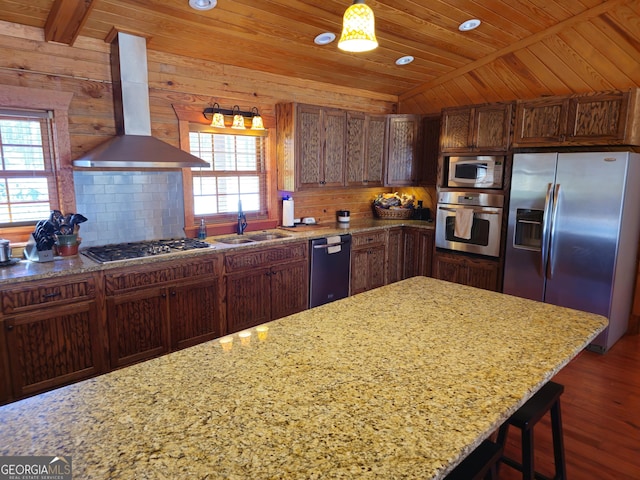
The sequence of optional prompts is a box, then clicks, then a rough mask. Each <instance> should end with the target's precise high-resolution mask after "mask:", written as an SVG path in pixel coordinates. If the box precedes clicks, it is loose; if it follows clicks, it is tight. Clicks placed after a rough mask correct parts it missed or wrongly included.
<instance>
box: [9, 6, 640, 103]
mask: <svg viewBox="0 0 640 480" xmlns="http://www.w3.org/2000/svg"><path fill="white" fill-rule="evenodd" d="M350 4H351V1H350V0H321V1H320V0H218V5H217V7H216V8H214V9H213V10H209V11H205V12H198V11H196V10H194V9H192V8H190V7H189V4H188V0H174V1H167V0H30V1H28V2H25V1H24V0H0V20H4V21H8V22H14V23H19V24H25V25H30V26H36V27H41V28H44V29H45V36H46V38H47V40H56V41H58V42H61V43H66V44H73V42H74V40H75V38H76V37H77V35H78V34H79V35H82V36H88V37H93V38H97V39H105V38H107V36H108V34H109V32H110V31H111V30H112V28H113V27H116V28H120V29H123V30H126V31H130V32H135V33H139V34H141V35H144V36H146V37H147V38H148V48H149V49H150V50H158V51H161V52H168V53H172V54H177V55H183V56H188V57H193V58H197V59H204V60H210V61H214V62H218V63H221V64H228V65H235V66H239V67H244V68H250V69H253V70H257V71H262V72H270V73H277V74H281V75H287V76H291V77H297V78H301V79H306V80H313V81H318V82H324V83H327V84H332V85H340V86H347V87H353V88H358V89H364V90H368V91H373V92H377V93H379V94H380V95H385V96H396V97H397V99H398V102H399V105H400V107H399V111H403V112H420V113H430V112H437V111H439V110H440V108H442V107H445V106H451V105H466V104H473V103H484V102H491V101H500V100H513V99H516V98H532V97H539V96H543V95H555V94H558V95H559V94H566V93H574V92H588V91H600V90H610V89H628V88H631V87H638V86H640V2H638V1H637V0H609V1H602V0H483V1H481V0H448V1H445V0H367V4H368V5H369V6H370V7H371V8H372V9H373V11H374V13H375V16H376V35H377V37H378V41H379V43H380V46H379V48H377V49H376V50H374V51H372V52H368V53H359V54H354V53H345V52H342V51H340V50H339V49H338V48H337V41H335V42H333V43H331V44H329V45H325V46H318V45H315V44H314V42H313V39H314V37H315V36H316V35H318V34H320V33H323V32H333V33H335V34H336V35H337V36H339V34H340V28H341V22H342V14H343V13H344V10H345V9H346V8H347V7H348V6H349V5H350ZM471 18H477V19H480V20H481V21H482V24H481V26H480V27H479V28H477V29H476V30H473V31H471V32H466V33H463V32H460V31H458V25H459V24H460V23H461V22H463V21H465V20H468V19H471ZM404 55H412V56H414V57H415V61H414V62H413V63H411V64H409V65H404V66H397V65H396V64H395V63H394V62H395V60H396V59H397V58H399V57H401V56H404ZM256 79H257V81H259V77H258V76H256Z"/></svg>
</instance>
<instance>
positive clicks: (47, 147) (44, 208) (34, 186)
mask: <svg viewBox="0 0 640 480" xmlns="http://www.w3.org/2000/svg"><path fill="white" fill-rule="evenodd" d="M51 127H52V126H51V114H50V113H49V112H43V111H21V110H18V111H11V110H0V226H19V225H28V224H31V223H33V222H35V221H37V220H41V219H43V218H48V217H49V214H50V212H51V210H52V209H55V208H57V204H58V198H57V197H58V196H57V189H56V175H55V170H54V166H53V161H52V157H53V153H52V151H53V150H52V138H53V134H52V128H51Z"/></svg>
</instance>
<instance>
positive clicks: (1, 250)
mask: <svg viewBox="0 0 640 480" xmlns="http://www.w3.org/2000/svg"><path fill="white" fill-rule="evenodd" d="M9 260H11V244H10V243H9V240H6V239H4V238H0V263H3V262H8V261H9Z"/></svg>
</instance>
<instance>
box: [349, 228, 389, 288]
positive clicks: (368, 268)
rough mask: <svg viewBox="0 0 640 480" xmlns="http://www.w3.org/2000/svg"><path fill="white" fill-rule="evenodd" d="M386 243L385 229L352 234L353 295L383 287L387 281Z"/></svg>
mask: <svg viewBox="0 0 640 480" xmlns="http://www.w3.org/2000/svg"><path fill="white" fill-rule="evenodd" d="M386 244H387V234H386V231H385V230H375V231H371V232H362V233H354V234H353V235H352V237H351V286H350V294H351V295H355V294H356V293H361V292H365V291H367V290H371V289H372V288H377V287H381V286H383V285H384V284H385V283H386V279H385V270H386V263H385V262H386V260H387V259H386Z"/></svg>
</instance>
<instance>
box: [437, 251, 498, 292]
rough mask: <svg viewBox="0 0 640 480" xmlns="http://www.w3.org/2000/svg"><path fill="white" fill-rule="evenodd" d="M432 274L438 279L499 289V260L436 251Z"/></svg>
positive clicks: (488, 288)
mask: <svg viewBox="0 0 640 480" xmlns="http://www.w3.org/2000/svg"><path fill="white" fill-rule="evenodd" d="M433 276H434V277H435V278H438V279H440V280H447V281H449V282H454V283H460V284H462V285H469V286H471V287H478V288H483V289H485V290H493V291H496V292H498V291H500V262H499V261H498V260H490V259H484V258H479V257H470V256H467V255H463V254H455V253H448V252H436V254H435V256H434V262H433Z"/></svg>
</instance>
